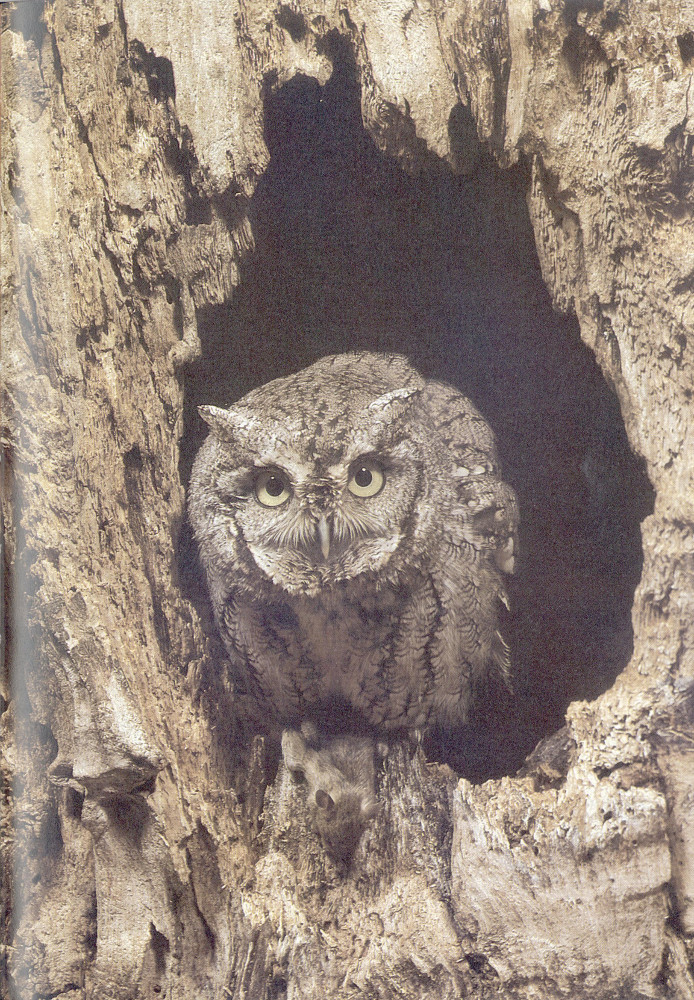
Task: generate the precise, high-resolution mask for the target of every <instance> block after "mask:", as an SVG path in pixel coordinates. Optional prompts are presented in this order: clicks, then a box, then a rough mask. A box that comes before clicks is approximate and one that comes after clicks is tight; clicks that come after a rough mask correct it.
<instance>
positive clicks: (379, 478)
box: [347, 458, 386, 497]
mask: <svg viewBox="0 0 694 1000" xmlns="http://www.w3.org/2000/svg"><path fill="white" fill-rule="evenodd" d="M385 481H386V477H385V475H384V473H383V469H382V468H381V466H380V465H379V464H378V462H376V461H375V460H374V459H373V458H358V459H357V461H356V462H354V464H353V465H352V468H351V470H350V473H349V482H348V483H347V489H348V490H349V492H350V493H353V494H354V496H355V497H375V496H376V494H377V493H380V492H381V490H382V489H383V484H384V483H385Z"/></svg>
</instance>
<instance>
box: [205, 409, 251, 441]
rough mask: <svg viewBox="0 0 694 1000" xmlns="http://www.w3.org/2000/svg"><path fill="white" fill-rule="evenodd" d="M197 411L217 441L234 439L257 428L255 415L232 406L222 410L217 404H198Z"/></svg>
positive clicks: (242, 436)
mask: <svg viewBox="0 0 694 1000" xmlns="http://www.w3.org/2000/svg"><path fill="white" fill-rule="evenodd" d="M198 413H199V414H200V416H201V417H202V419H203V420H204V421H205V423H206V424H207V425H208V427H209V428H210V430H211V431H212V433H213V434H214V436H215V437H216V438H217V440H218V441H235V440H238V439H239V438H245V437H247V436H248V435H249V434H251V433H253V432H256V433H257V432H258V430H259V425H258V419H257V417H255V416H254V415H253V414H252V413H249V412H247V411H243V410H238V409H235V408H234V407H233V406H232V408H231V409H230V410H222V409H221V407H219V406H198Z"/></svg>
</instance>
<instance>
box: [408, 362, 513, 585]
mask: <svg viewBox="0 0 694 1000" xmlns="http://www.w3.org/2000/svg"><path fill="white" fill-rule="evenodd" d="M426 405H427V412H428V415H429V418H430V419H431V420H433V423H434V429H435V430H436V433H437V434H438V436H439V438H440V439H441V442H442V444H443V445H444V446H445V448H446V449H447V451H448V453H449V455H450V457H451V459H452V468H451V476H452V479H453V487H454V491H455V496H456V498H457V504H456V505H455V507H456V508H457V509H456V510H454V517H453V522H454V523H453V524H451V526H450V529H451V532H452V534H453V535H454V536H455V535H456V534H457V533H458V532H459V531H461V530H462V531H463V532H464V534H465V538H466V540H467V541H468V542H472V544H473V545H474V546H475V547H476V548H482V549H486V550H488V551H489V553H490V554H491V555H492V557H493V559H494V562H495V564H496V566H497V568H498V569H500V570H501V571H502V572H503V573H512V572H513V570H514V562H515V554H516V549H517V531H518V504H517V502H516V495H515V493H514V492H513V490H512V489H511V487H510V486H509V485H508V484H507V483H505V482H504V481H503V480H502V479H501V471H500V467H499V460H498V457H497V453H496V442H495V440H494V433H493V431H492V429H491V427H490V426H489V424H488V423H487V421H486V420H485V419H484V417H483V416H482V414H481V413H480V412H479V410H477V409H476V408H475V406H473V404H472V403H471V402H470V400H469V399H467V398H466V397H465V396H463V395H461V393H459V392H458V391H457V390H456V389H453V388H452V387H451V386H447V385H444V384H443V383H441V382H428V383H427V390H426ZM456 514H457V515H458V516H457V517H456V516H455V515H456ZM502 599H503V596H502Z"/></svg>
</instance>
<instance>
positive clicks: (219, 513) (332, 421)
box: [189, 353, 436, 596]
mask: <svg viewBox="0 0 694 1000" xmlns="http://www.w3.org/2000/svg"><path fill="white" fill-rule="evenodd" d="M424 385H425V382H424V379H423V378H422V377H421V376H420V375H419V374H418V373H417V372H416V371H415V370H414V369H413V368H412V367H411V366H410V365H409V363H408V362H407V361H406V359H405V358H403V357H400V356H397V355H392V356H384V355H378V354H368V353H362V354H342V355H335V356H331V357H328V358H323V359H322V360H321V361H318V362H317V363H316V364H314V365H312V366H311V367H310V368H307V369H305V370H303V371H301V372H298V373H297V374H295V375H290V376H289V377H287V378H282V379H277V380H275V381H273V382H269V383H268V384H267V385H264V386H262V387H260V388H259V389H255V390H253V392H250V393H249V394H248V395H247V396H244V397H243V399H241V400H239V402H238V403H236V404H235V405H234V406H232V407H231V408H230V409H228V410H223V409H218V408H216V407H211V406H205V407H201V408H200V413H201V415H202V416H203V418H204V419H205V421H206V422H207V423H208V424H209V426H210V430H211V433H210V435H209V436H208V439H207V441H206V442H205V444H204V445H203V447H202V448H201V450H200V452H199V454H198V457H197V459H196V461H195V465H194V468H193V475H192V478H191V488H190V500H189V503H190V515H191V521H192V523H193V527H194V530H195V534H196V536H197V539H198V542H199V544H200V548H201V556H202V560H203V563H204V564H205V567H206V569H207V572H208V576H211V577H216V579H217V581H218V584H217V586H218V587H219V588H220V589H221V590H226V589H227V588H229V589H234V588H235V587H236V588H238V587H243V586H244V585H246V586H248V587H249V588H250V587H253V588H257V586H258V583H259V582H262V579H265V580H268V581H271V582H272V583H273V584H275V585H278V586H280V587H282V588H284V589H285V590H286V591H287V592H289V593H292V594H310V595H313V594H317V593H319V592H320V591H321V590H323V589H324V588H325V587H326V586H331V585H334V584H336V583H338V582H340V581H345V580H349V579H352V578H354V577H358V576H360V575H362V574H370V575H372V576H373V575H375V574H379V579H382V578H383V570H384V569H385V570H386V578H390V579H395V578H397V573H398V569H399V567H400V566H401V565H402V566H404V565H405V564H406V562H407V559H408V555H409V554H410V553H409V550H410V549H411V546H412V544H413V538H414V537H415V535H416V534H417V533H418V529H419V530H421V528H422V524H421V522H422V520H423V519H426V518H427V517H428V516H429V507H430V505H429V504H426V503H423V502H422V500H423V499H425V498H426V495H427V493H428V491H429V489H430V485H431V484H430V480H431V477H432V475H435V469H436V456H435V455H432V440H431V434H430V433H428V432H427V429H426V427H425V426H424V425H423V424H422V419H423V418H422V417H421V415H420V416H419V417H418V416H417V414H418V410H419V409H420V408H419V407H418V401H419V396H420V394H421V392H422V390H423V388H424ZM434 451H435V449H434ZM254 570H260V576H259V575H258V573H257V572H254ZM213 596H214V595H213Z"/></svg>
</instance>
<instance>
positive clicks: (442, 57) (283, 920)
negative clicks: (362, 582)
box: [1, 0, 694, 1000]
mask: <svg viewBox="0 0 694 1000" xmlns="http://www.w3.org/2000/svg"><path fill="white" fill-rule="evenodd" d="M2 8H3V10H2V17H3V33H2V56H3V60H2V72H3V102H4V105H3V121H2V128H3V134H2V192H3V209H2V211H3V220H2V222H3V229H2V240H3V244H2V285H1V291H2V332H3V346H2V356H3V367H4V369H5V375H4V380H5V382H4V399H3V417H4V421H5V423H6V425H7V433H6V449H5V460H6V464H5V473H4V478H3V483H2V488H3V515H4V519H5V524H4V526H5V536H6V562H7V565H8V567H9V573H8V580H9V588H10V594H9V608H10V617H9V628H8V660H9V663H10V665H11V672H8V673H7V676H6V678H5V683H4V690H3V703H2V708H3V709H4V711H3V713H2V726H3V756H2V768H3V777H4V780H5V792H4V794H5V797H6V801H7V805H8V808H9V809H10V812H9V813H8V815H7V817H4V818H3V826H2V832H3V860H4V882H3V885H4V888H5V891H6V893H7V894H10V893H11V894H12V895H11V898H8V899H6V905H5V910H4V913H5V940H6V950H5V953H4V954H5V961H6V963H7V977H8V984H10V985H8V986H7V990H8V991H9V990H10V989H11V990H12V991H13V992H12V994H11V995H14V996H19V997H34V996H48V995H51V996H60V997H67V996H71V997H72V996H85V997H97V996H99V997H101V996H108V997H113V998H116V997H123V998H133V997H136V996H151V995H153V994H154V992H156V993H158V994H162V995H165V996H168V997H172V998H174V997H191V996H195V997H224V996H232V997H238V998H241V997H268V998H269V997H279V996H284V995H287V996H291V997H307V998H308V997H315V996H321V995H325V996H345V997H357V996H370V997H373V996H378V997H384V998H390V997H396V996H397V997H412V998H414V997H422V996H426V997H432V998H444V997H445V998H447V997H454V996H460V995H472V996H480V997H483V996H494V997H499V998H503V997H509V998H511V997H518V996H523V997H531V996H532V997H538V998H539V997H543V998H544V997H559V996H571V997H576V998H578V997H582V996H584V997H591V998H596V997H606V998H607V997H614V996H617V995H620V996H624V997H663V998H672V1000H674V998H680V997H684V998H686V997H691V996H694V979H693V978H692V958H693V955H694V950H693V947H692V936H693V935H694V917H693V916H692V913H693V911H692V906H693V903H692V900H693V899H694V874H693V873H694V861H693V858H694V822H693V821H692V820H693V818H694V817H693V816H692V791H691V788H692V774H693V773H694V772H693V768H694V764H693V762H692V746H693V745H694V744H693V743H692V740H693V738H694V737H693V735H692V687H693V685H694V528H693V525H694V428H693V427H692V422H693V419H692V418H693V414H694V405H693V403H692V391H693V387H694V364H693V363H692V343H694V338H693V330H692V327H693V325H694V296H693V295H692V267H693V266H694V227H693V226H692V220H691V205H692V194H693V193H694V192H693V191H692V185H693V183H694V170H693V163H692V155H693V152H692V151H693V144H694V140H693V138H692V135H693V129H692V122H691V117H690V116H691V110H690V108H691V93H692V67H693V65H694V5H693V4H692V3H691V0H679V2H678V3H672V2H669V0H651V2H650V3H648V4H641V5H629V6H627V5H626V4H622V3H613V2H611V0H608V2H606V3H604V4H596V3H586V4H585V5H581V4H576V3H569V2H568V0H567V2H559V0H556V2H555V0H508V2H506V3H504V2H502V0H475V2H467V0H466V2H462V0H460V2H450V3H445V4H444V3H439V2H436V3H433V4H431V5H414V6H413V5H410V4H407V3H395V2H392V0H389V2H387V3H383V2H381V0H363V2H349V3H347V4H345V5H342V6H341V7H339V8H338V7H330V6H329V5H323V4H321V3H318V2H315V3H311V2H301V3H292V4H291V5H279V6H277V5H272V4H268V3H265V2H264V0H253V2H252V3H240V2H236V0H211V2H209V3H205V4H202V5H199V6H198V7H196V9H195V12H194V14H192V13H191V11H190V9H189V6H188V5H186V4H184V3H182V2H181V0H173V2H171V3H168V4H167V5H164V6H161V7H160V8H159V7H158V6H157V5H152V4H149V3H146V2H144V0H123V3H122V4H118V3H116V2H115V0H99V2H96V3H94V4H90V5H84V4H82V3H80V2H78V0H55V2H52V3H47V4H45V5H43V4H38V3H31V4H30V3H21V4H14V5H12V4H8V5H6V4H3V5H2ZM336 35H337V36H339V37H341V38H342V39H343V40H344V43H345V44H346V45H347V46H348V47H349V48H350V50H351V51H352V52H353V54H354V58H355V60H356V66H357V71H358V75H359V79H360V82H361V95H362V96H361V102H362V115H363V120H364V124H365V127H366V128H367V129H368V130H369V132H370V133H371V135H372V136H373V137H374V140H375V141H376V142H377V143H378V144H379V145H380V147H381V148H382V149H384V150H385V151H386V152H388V153H390V154H392V155H394V156H397V157H398V158H399V159H400V161H401V162H402V163H403V164H404V166H405V167H406V168H407V169H409V170H415V171H416V170H418V169H420V168H421V167H422V165H423V164H424V162H425V161H427V162H429V160H430V159H431V157H435V158H438V159H439V160H440V161H441V162H442V163H443V164H445V165H446V169H449V168H450V169H456V170H467V169H471V165H472V164H474V162H475V157H476V156H478V155H479V149H478V147H477V145H476V140H475V138H474V136H472V135H467V134H466V133H464V130H463V132H461V131H460V130H459V129H458V130H457V131H456V121H458V119H456V114H458V112H459V111H460V104H461V103H462V105H464V106H465V107H467V108H469V109H470V110H471V112H472V114H473V116H474V119H475V122H476V127H477V131H478V135H479V138H480V139H482V140H484V141H485V142H486V143H487V144H488V146H489V147H490V148H491V150H492V151H493V152H494V154H495V155H496V157H497V159H498V160H499V162H500V163H502V164H503V165H508V164H510V163H513V162H516V161H518V160H519V159H522V160H523V161H524V162H527V163H528V164H529V165H530V171H531V182H530V188H529V192H528V204H529V210H530V216H531V219H532V223H533V227H534V232H535V238H536V244H537V252H538V256H539V260H540V264H541V267H542V273H543V277H544V280H545V282H546V284H547V286H548V288H549V289H550V292H551V294H552V296H553V300H554V303H555V305H556V307H557V308H558V309H560V310H563V311H566V312H570V311H574V312H575V313H576V315H577V316H578V319H579V322H580V328H581V336H582V338H583V340H584V341H585V343H586V344H587V345H588V346H589V347H590V348H591V349H592V350H593V351H594V353H595V356H596V358H597V359H598V362H599V364H600V366H601V368H602V370H603V373H604V375H605V377H606V378H607V379H608V381H609V382H610V383H611V384H612V385H613V386H614V388H615V391H616V392H617V394H618V397H619V401H620V406H621V411H622V415H623V419H624V423H625V427H626V430H627V434H628V436H629V440H630V443H631V446H632V448H633V449H634V451H635V452H636V453H637V454H639V455H641V456H643V458H644V460H645V464H646V468H647V471H648V475H649V478H650V480H651V482H652V484H653V487H654V489H655V492H656V503H655V510H654V513H653V514H652V516H650V517H648V518H647V519H646V521H645V522H644V524H643V531H642V534H643V553H644V564H643V571H642V577H641V582H640V584H639V587H638V589H637V592H636V596H635V601H634V607H633V625H634V651H633V655H632V658H631V661H630V663H629V665H628V666H627V667H626V669H625V670H624V671H623V672H622V674H621V675H620V676H619V678H618V679H617V681H616V683H615V684H614V686H613V687H612V688H611V689H610V690H608V691H607V692H606V693H605V694H604V695H602V696H601V697H600V698H598V699H597V700H595V701H593V702H576V703H574V704H573V705H572V706H571V708H570V710H569V712H568V716H567V727H568V728H567V734H566V739H565V741H564V743H565V748H566V746H568V747H569V750H568V752H566V753H563V755H562V754H560V757H561V760H559V762H558V763H556V766H555V764H553V763H552V761H551V760H550V761H549V763H548V762H547V761H545V762H544V763H543V764H540V763H538V762H536V764H535V765H532V764H531V765H529V768H528V772H527V773H526V774H525V775H523V776H520V777H505V778H502V779H499V780H497V781H491V782H486V783H485V784H483V785H478V786H474V785H472V784H470V783H469V782H467V781H464V780H461V781H458V780H457V777H456V776H455V775H454V774H453V772H452V771H450V769H448V768H446V767H444V766H440V765H437V764H427V763H426V761H425V760H424V758H423V756H422V754H421V753H420V752H414V751H413V750H411V749H408V748H406V747H404V746H398V745H395V746H393V747H391V750H390V753H389V754H388V755H387V757H386V759H385V761H384V763H383V764H382V766H381V767H380V769H379V772H378V775H377V786H378V787H377V792H378V799H379V803H380V806H381V812H380V814H379V816H378V817H377V818H376V819H375V820H374V822H373V823H372V824H371V825H369V826H368V827H367V830H366V832H365V834H364V836H363V838H362V840H361V842H360V844H359V846H358V848H357V852H356V855H355V858H354V862H353V865H352V866H351V867H350V868H349V869H348V870H346V871H345V870H342V869H341V868H340V867H339V865H338V866H336V865H335V864H334V863H333V862H332V861H331V859H330V858H328V857H326V855H325V852H324V851H323V850H322V848H321V845H320V841H319V839H318V837H317V835H316V833H315V831H314V829H313V827H312V825H311V822H310V815H309V811H308V809H307V805H306V800H305V791H304V789H303V788H302V786H301V785H299V784H297V783H296V782H293V781H292V779H291V777H290V775H289V774H288V773H287V772H286V771H285V770H284V767H283V765H282V764H280V766H279V771H278V772H277V776H276V777H274V773H273V772H274V763H275V762H274V761H273V755H272V748H267V747H265V746H264V745H263V743H262V741H258V740H256V741H255V743H253V742H252V736H253V727H252V725H251V726H245V727H244V725H243V722H244V719H243V716H244V712H243V710H241V711H237V708H238V706H237V705H235V703H234V700H233V697H232V695H231V693H230V691H229V689H228V682H227V680H226V675H225V673H224V671H223V669H220V664H222V663H223V655H222V652H221V648H220V645H219V643H218V642H217V640H216V638H215V636H214V633H213V629H212V626H211V623H210V621H209V620H207V621H203V620H202V617H201V616H202V615H204V611H201V610H200V608H199V607H198V606H197V605H194V604H193V603H192V601H191V600H190V599H189V597H188V596H187V595H186V593H185V590H184V588H183V587H182V585H181V579H180V563H179V562H178V561H177V547H178V540H179V536H180V534H181V525H182V523H183V519H184V484H182V482H181V476H180V472H179V457H180V453H179V449H180V441H181V437H182V434H183V431H184V427H183V399H184V397H183V382H184V380H183V377H182V372H184V371H185V364H186V362H188V361H190V360H191V359H192V358H194V357H195V355H196V352H197V350H198V349H199V344H198V339H197V328H196V323H195V312H194V309H193V308H192V306H193V305H194V306H195V307H196V308H197V309H198V310H200V309H202V308H203V307H205V306H208V305H210V304H212V303H219V302H224V301H226V300H228V299H229V298H230V297H232V296H233V294H234V289H235V287H236V286H237V284H238V281H239V267H240V265H241V263H242V261H243V259H244V257H245V256H246V255H247V254H248V252H249V250H250V249H251V248H252V245H253V234H252V232H251V227H250V224H249V221H248V214H247V213H248V200H249V197H250V196H251V194H252V193H253V190H254V188H255V186H256V184H257V182H258V179H259V178H260V177H261V176H262V174H263V171H264V170H265V169H266V168H267V164H268V151H267V147H266V144H265V141H264V137H263V101H262V97H263V94H264V92H265V91H266V90H267V89H268V88H273V87H277V86H279V85H281V84H282V83H284V82H285V81H287V80H289V79H290V78H291V77H293V76H294V75H295V74H297V73H303V74H306V75H308V76H313V77H315V78H316V79H317V80H318V81H320V82H321V83H323V82H325V81H326V80H327V79H328V77H329V76H330V73H331V70H332V65H331V57H330V52H331V51H332V50H331V45H332V44H334V39H335V36H336ZM550 756H551V755H550ZM268 781H270V784H269V786H268V787H267V791H266V784H267V782H268ZM10 873H12V874H11V877H10ZM10 910H11V911H12V912H13V921H14V922H13V923H12V924H10V916H9V914H10Z"/></svg>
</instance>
